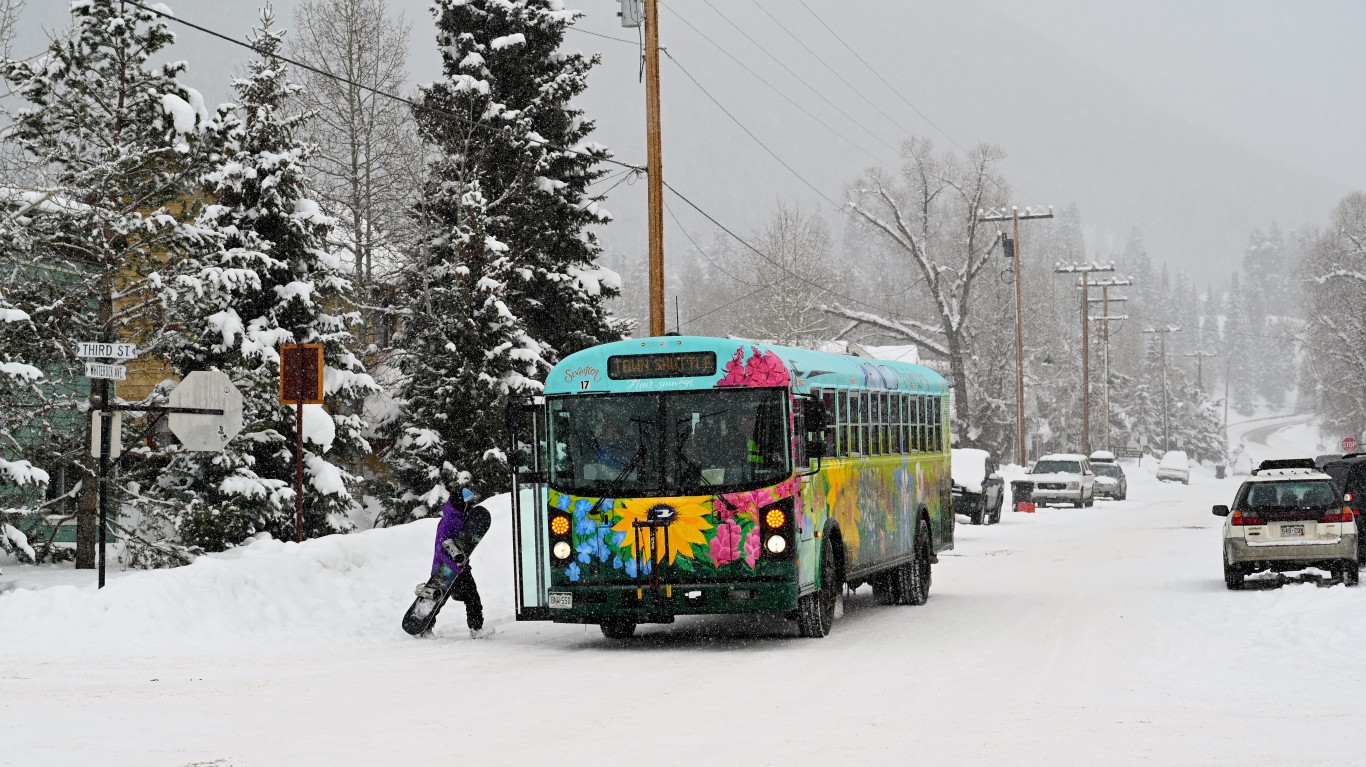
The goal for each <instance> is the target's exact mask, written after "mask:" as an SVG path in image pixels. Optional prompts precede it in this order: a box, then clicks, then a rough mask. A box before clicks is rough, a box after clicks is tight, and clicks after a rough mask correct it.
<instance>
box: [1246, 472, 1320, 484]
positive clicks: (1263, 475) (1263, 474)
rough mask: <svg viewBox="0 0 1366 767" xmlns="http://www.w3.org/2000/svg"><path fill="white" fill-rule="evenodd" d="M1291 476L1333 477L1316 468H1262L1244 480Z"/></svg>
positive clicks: (1253, 480) (1273, 479) (1270, 480)
mask: <svg viewBox="0 0 1366 767" xmlns="http://www.w3.org/2000/svg"><path fill="white" fill-rule="evenodd" d="M1290 477H1293V478H1295V479H1327V480H1330V481H1331V480H1332V479H1333V478H1332V477H1330V476H1328V475H1327V474H1324V473H1323V472H1321V471H1319V470H1318V469H1263V470H1262V471H1259V472H1257V473H1256V474H1254V475H1253V476H1251V477H1248V478H1247V479H1246V480H1244V481H1245V482H1274V481H1279V480H1284V479H1287V478H1290Z"/></svg>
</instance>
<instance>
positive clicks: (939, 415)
mask: <svg viewBox="0 0 1366 767" xmlns="http://www.w3.org/2000/svg"><path fill="white" fill-rule="evenodd" d="M930 404H931V406H932V408H933V417H932V423H933V424H934V428H933V429H932V430H931V432H930V435H931V436H930V452H932V453H942V452H943V451H944V418H943V416H944V411H943V405H944V400H942V399H940V398H939V397H935V398H934V399H933V400H932V401H931V403H930Z"/></svg>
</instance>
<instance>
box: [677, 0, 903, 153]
mask: <svg viewBox="0 0 1366 767" xmlns="http://www.w3.org/2000/svg"><path fill="white" fill-rule="evenodd" d="M666 8H667V6H666ZM668 10H669V12H670V13H672V14H673V15H674V16H677V17H678V20H679V21H681V22H683V23H684V24H686V25H687V26H688V27H690V28H691V29H692V30H693V31H694V32H696V33H697V34H698V35H699V36H701V38H702V39H703V40H706V41H707V42H708V43H710V44H711V45H712V47H714V48H716V49H717V50H718V51H720V52H721V53H722V54H724V55H725V56H726V57H727V58H729V59H730V60H731V61H733V62H735V64H736V66H738V67H740V68H741V69H743V70H745V71H746V72H748V73H749V74H750V76H752V77H753V78H754V79H756V80H758V81H759V82H761V83H763V84H764V85H765V86H766V87H767V88H768V89H769V90H771V91H773V92H774V93H776V94H778V96H779V97H781V98H782V99H783V100H784V101H786V102H787V103H789V104H791V105H792V106H793V107H795V108H796V109H797V110H798V111H800V112H801V113H802V114H804V115H806V116H807V117H809V118H811V119H812V120H813V121H815V122H816V123H817V124H818V125H820V126H821V127H822V128H825V129H826V130H828V131H830V132H831V133H832V134H834V135H835V136H836V137H838V138H840V139H843V140H844V142H845V143H847V144H849V145H850V146H852V147H853V148H855V149H857V150H859V151H860V152H863V153H864V154H866V155H868V157H869V158H870V159H872V160H873V162H876V163H881V162H882V160H881V159H880V158H879V157H878V156H877V155H875V154H873V153H872V152H870V151H868V150H867V149H865V148H864V147H863V146H861V145H859V144H857V143H855V142H854V140H853V139H851V138H849V136H848V135H847V134H845V133H843V132H842V131H839V130H836V129H835V128H833V127H831V126H830V124H829V123H827V122H825V121H824V120H822V119H821V118H819V117H817V116H816V115H814V114H812V112H811V110H809V109H807V108H806V107H804V106H802V105H801V104H798V103H797V101H796V100H795V99H793V98H792V97H791V96H789V95H787V94H786V93H784V92H783V91H782V90H781V89H780V88H778V87H777V86H776V85H774V84H773V83H770V82H769V81H768V80H765V79H764V78H763V77H762V76H761V75H760V74H759V73H758V72H755V71H754V70H753V69H751V68H750V67H749V66H748V65H746V64H745V63H744V62H743V61H741V60H739V59H737V58H736V57H735V56H734V54H732V53H731V52H730V51H728V50H726V49H725V47H724V46H722V45H721V44H720V43H717V42H716V41H715V40H713V39H711V38H710V37H708V36H707V33H705V32H703V31H702V30H700V29H698V28H697V26H696V25H694V24H693V23H692V22H690V21H688V20H687V19H685V18H683V17H682V16H681V15H679V13H678V11H675V10H674V9H673V8H668ZM664 53H665V55H668V51H667V50H666V51H665V52H664ZM669 58H671V59H672V58H673V56H669ZM674 63H675V64H677V63H678V61H677V60H674ZM818 95H819V94H818ZM831 106H834V105H833V104H832V105H831ZM835 109H836V111H838V112H840V114H841V115H842V116H843V117H845V119H847V120H849V121H850V122H852V123H854V124H855V125H858V126H859V127H860V128H863V126H862V125H861V124H860V123H859V122H858V121H857V120H854V119H853V118H852V117H849V116H848V115H847V114H844V112H843V111H841V110H840V109H839V107H835ZM863 130H864V131H867V128H863ZM870 135H873V134H871V133H870ZM873 138H874V139H877V141H878V142H879V143H882V144H883V145H884V146H888V147H889V148H891V149H892V151H894V152H895V151H896V148H895V147H892V146H891V145H890V144H887V142H885V141H882V139H879V138H878V137H877V136H876V135H873Z"/></svg>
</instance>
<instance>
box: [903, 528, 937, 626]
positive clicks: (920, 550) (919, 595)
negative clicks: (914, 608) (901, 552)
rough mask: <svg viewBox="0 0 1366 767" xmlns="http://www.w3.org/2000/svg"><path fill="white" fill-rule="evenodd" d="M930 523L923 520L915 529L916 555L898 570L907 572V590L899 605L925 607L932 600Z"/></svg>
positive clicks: (905, 580) (905, 581)
mask: <svg viewBox="0 0 1366 767" xmlns="http://www.w3.org/2000/svg"><path fill="white" fill-rule="evenodd" d="M932 545H933V544H932V543H931V542H930V523H929V522H926V521H925V520H924V518H921V520H920V523H919V524H918V525H916V529H915V554H914V557H913V558H912V559H911V561H910V562H908V563H906V564H904V565H902V566H901V567H899V568H897V570H906V571H907V572H906V577H905V579H904V581H903V582H904V583H905V585H906V589H905V590H904V591H903V592H902V593H901V595H900V596H901V599H900V600H898V603H899V604H903V605H923V604H925V602H927V601H929V598H930V579H931V575H930V558H931V556H932V555H931V553H930V547H931V546H932Z"/></svg>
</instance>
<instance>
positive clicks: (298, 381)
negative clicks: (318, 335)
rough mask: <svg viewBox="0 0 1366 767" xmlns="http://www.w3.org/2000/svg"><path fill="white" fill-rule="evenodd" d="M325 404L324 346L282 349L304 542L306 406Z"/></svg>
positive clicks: (283, 395)
mask: <svg viewBox="0 0 1366 767" xmlns="http://www.w3.org/2000/svg"><path fill="white" fill-rule="evenodd" d="M322 403H323V345H322V344H285V345H283V346H281V347H280V404H283V405H293V406H294V426H295V443H294V540H295V541H297V542H299V543H302V542H303V540H304V405H321V404H322Z"/></svg>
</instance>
